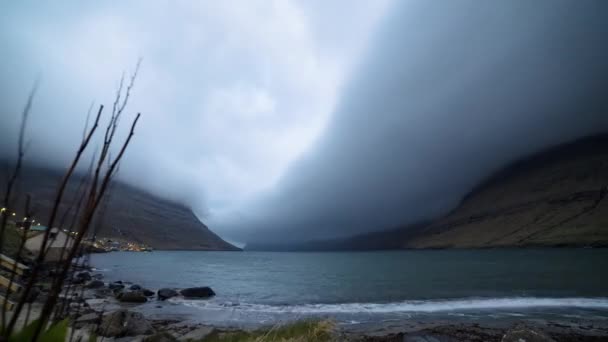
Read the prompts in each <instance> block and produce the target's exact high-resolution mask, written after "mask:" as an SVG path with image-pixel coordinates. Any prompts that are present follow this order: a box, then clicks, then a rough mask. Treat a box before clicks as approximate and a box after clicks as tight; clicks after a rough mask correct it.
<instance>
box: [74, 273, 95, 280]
mask: <svg viewBox="0 0 608 342" xmlns="http://www.w3.org/2000/svg"><path fill="white" fill-rule="evenodd" d="M75 278H76V279H80V280H82V281H83V282H85V281H89V280H91V279H92V278H93V277H91V273H89V272H87V271H83V272H78V273H76V276H75Z"/></svg>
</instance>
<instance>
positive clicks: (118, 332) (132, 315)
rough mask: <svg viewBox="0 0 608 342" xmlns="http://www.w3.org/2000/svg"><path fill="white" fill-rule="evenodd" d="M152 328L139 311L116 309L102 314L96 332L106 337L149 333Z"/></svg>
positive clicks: (151, 331)
mask: <svg viewBox="0 0 608 342" xmlns="http://www.w3.org/2000/svg"><path fill="white" fill-rule="evenodd" d="M153 333H154V328H153V327H152V325H151V324H150V322H148V321H147V320H146V319H145V318H144V315H142V314H141V313H139V312H131V311H127V310H124V309H123V310H118V311H114V312H111V313H108V314H106V315H104V316H103V317H102V319H101V324H100V325H99V328H98V329H97V334H98V335H101V336H107V337H124V336H138V335H149V334H153Z"/></svg>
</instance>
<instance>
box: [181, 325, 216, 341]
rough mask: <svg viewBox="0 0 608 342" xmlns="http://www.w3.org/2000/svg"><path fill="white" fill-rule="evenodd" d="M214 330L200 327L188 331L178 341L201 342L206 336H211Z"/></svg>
mask: <svg viewBox="0 0 608 342" xmlns="http://www.w3.org/2000/svg"><path fill="white" fill-rule="evenodd" d="M214 331H215V329H214V328H213V327H200V328H197V329H194V330H192V331H190V332H189V333H187V334H185V335H184V336H182V337H180V338H179V340H180V341H202V340H204V339H205V338H206V337H207V336H209V335H211V334H212V333H213V332H214Z"/></svg>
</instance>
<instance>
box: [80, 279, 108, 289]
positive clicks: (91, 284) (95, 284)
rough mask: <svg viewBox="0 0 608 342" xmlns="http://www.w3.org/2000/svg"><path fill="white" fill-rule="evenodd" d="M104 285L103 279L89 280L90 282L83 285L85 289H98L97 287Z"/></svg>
mask: <svg viewBox="0 0 608 342" xmlns="http://www.w3.org/2000/svg"><path fill="white" fill-rule="evenodd" d="M104 286H105V284H104V282H103V281H101V280H91V281H90V282H88V283H87V284H86V285H85V287H86V288H87V289H99V288H102V287H104Z"/></svg>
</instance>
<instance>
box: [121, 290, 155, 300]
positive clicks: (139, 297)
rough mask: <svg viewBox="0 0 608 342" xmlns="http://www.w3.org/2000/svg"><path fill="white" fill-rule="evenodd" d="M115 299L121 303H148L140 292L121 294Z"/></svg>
mask: <svg viewBox="0 0 608 342" xmlns="http://www.w3.org/2000/svg"><path fill="white" fill-rule="evenodd" d="M116 298H117V299H118V300H119V301H121V302H123V303H145V302H147V301H148V298H146V296H144V294H143V293H142V292H141V291H128V292H122V293H119V294H118V296H117V297H116Z"/></svg>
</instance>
